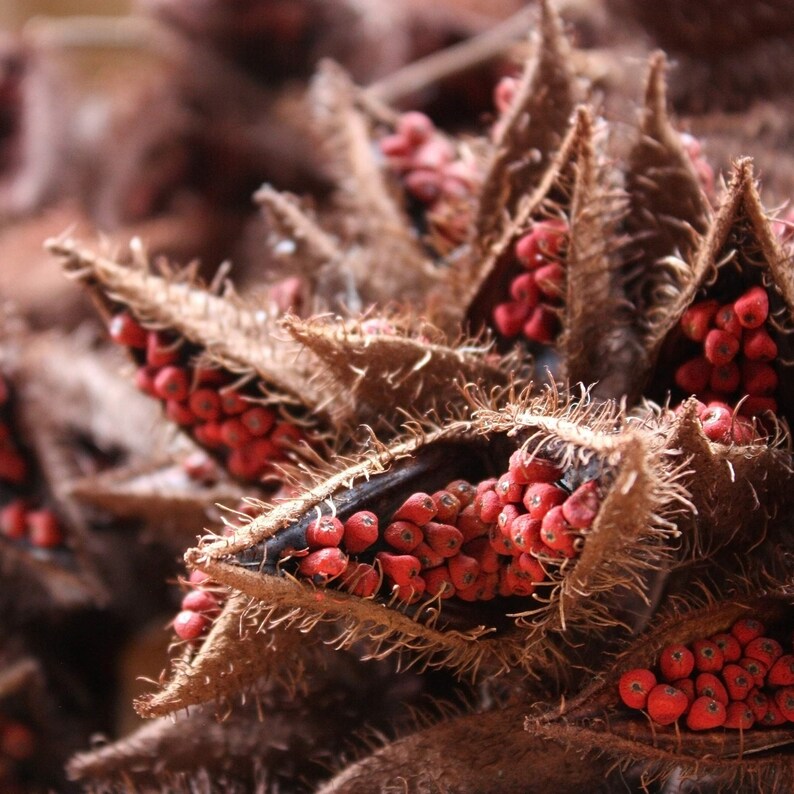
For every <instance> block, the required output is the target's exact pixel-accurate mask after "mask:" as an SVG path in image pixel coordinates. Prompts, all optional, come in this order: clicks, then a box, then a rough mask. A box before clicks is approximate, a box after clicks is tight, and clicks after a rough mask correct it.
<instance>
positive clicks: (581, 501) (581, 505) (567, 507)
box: [562, 480, 601, 530]
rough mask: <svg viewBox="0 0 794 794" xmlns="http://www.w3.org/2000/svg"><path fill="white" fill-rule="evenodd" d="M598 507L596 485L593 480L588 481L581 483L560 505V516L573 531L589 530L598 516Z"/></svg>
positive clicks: (599, 503) (599, 502)
mask: <svg viewBox="0 0 794 794" xmlns="http://www.w3.org/2000/svg"><path fill="white" fill-rule="evenodd" d="M600 505H601V500H600V498H599V496H598V483H597V482H596V481H595V480H589V481H588V482H585V483H582V484H581V485H580V486H579V487H578V488H577V489H576V490H575V491H574V492H573V493H572V494H571V495H570V496H569V497H568V498H567V499H566V500H565V501H564V502H563V503H562V515H563V518H564V519H565V520H566V521H567V522H568V524H569V525H570V526H572V527H573V528H574V529H582V530H584V529H589V528H590V527H591V526H592V524H593V521H595V517H596V516H597V515H598V508H599V507H600Z"/></svg>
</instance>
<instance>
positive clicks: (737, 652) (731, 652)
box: [710, 634, 742, 663]
mask: <svg viewBox="0 0 794 794" xmlns="http://www.w3.org/2000/svg"><path fill="white" fill-rule="evenodd" d="M710 639H711V641H712V642H714V643H716V644H717V647H718V648H719V649H720V650H721V651H722V658H723V659H724V660H725V662H726V663H728V662H738V661H739V659H741V658H742V646H741V645H740V644H739V640H737V639H736V637H734V636H733V634H715V635H714V636H713V637H710Z"/></svg>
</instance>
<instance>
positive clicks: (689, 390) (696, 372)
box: [674, 356, 711, 394]
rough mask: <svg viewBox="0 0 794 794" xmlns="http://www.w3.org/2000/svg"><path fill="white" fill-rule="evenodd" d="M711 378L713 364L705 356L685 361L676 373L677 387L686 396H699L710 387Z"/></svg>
mask: <svg viewBox="0 0 794 794" xmlns="http://www.w3.org/2000/svg"><path fill="white" fill-rule="evenodd" d="M710 378H711V364H709V362H708V361H706V359H705V358H703V356H696V357H695V358H691V359H690V360H689V361H685V362H684V363H683V364H681V366H680V367H678V369H677V370H676V371H675V376H674V380H675V385H676V386H678V388H679V389H681V391H683V392H685V393H686V394H698V393H699V392H702V391H703V390H704V389H705V388H706V386H707V385H708V382H709V379H710Z"/></svg>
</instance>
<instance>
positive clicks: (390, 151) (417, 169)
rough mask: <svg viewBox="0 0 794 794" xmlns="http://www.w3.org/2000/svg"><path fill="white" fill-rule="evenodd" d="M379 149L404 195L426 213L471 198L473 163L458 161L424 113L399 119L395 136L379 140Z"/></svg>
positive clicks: (475, 173) (476, 175)
mask: <svg viewBox="0 0 794 794" xmlns="http://www.w3.org/2000/svg"><path fill="white" fill-rule="evenodd" d="M380 149H381V151H382V152H383V154H384V155H385V156H386V157H387V158H388V163H389V166H390V167H391V168H392V169H393V170H394V171H396V172H397V173H398V174H400V178H401V179H402V182H403V184H404V185H405V189H406V190H407V191H408V193H409V194H410V195H411V196H413V197H414V198H415V199H417V200H418V201H420V202H422V204H424V205H427V206H428V207H429V208H430V209H432V208H433V207H435V206H436V205H438V204H440V203H442V202H444V201H449V200H452V201H456V200H459V199H463V198H467V197H469V196H471V195H472V194H473V192H474V189H475V186H476V184H477V182H478V181H479V175H478V173H477V169H476V166H475V164H474V162H473V161H471V162H467V161H465V160H463V159H462V158H460V157H458V155H457V154H456V152H455V148H454V147H453V146H452V144H451V143H450V142H449V141H448V140H446V138H444V137H443V136H442V135H440V134H439V133H438V131H437V130H436V128H435V126H434V124H433V122H432V121H431V120H430V119H429V118H428V117H427V116H426V115H425V114H424V113H419V112H417V111H410V112H408V113H404V114H403V115H402V116H400V118H399V119H398V121H397V129H396V132H395V133H393V134H392V135H387V136H385V137H384V138H381V140H380Z"/></svg>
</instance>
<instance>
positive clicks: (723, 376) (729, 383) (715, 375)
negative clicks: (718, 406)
mask: <svg viewBox="0 0 794 794" xmlns="http://www.w3.org/2000/svg"><path fill="white" fill-rule="evenodd" d="M741 379H742V374H741V370H740V369H739V365H738V364H737V363H736V362H735V361H731V362H729V363H728V364H725V365H723V366H719V367H714V369H713V370H711V377H710V378H709V386H710V387H711V388H712V389H713V390H714V391H716V392H720V393H722V394H732V393H733V392H735V391H736V389H738V388H739V384H740V383H741Z"/></svg>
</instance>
